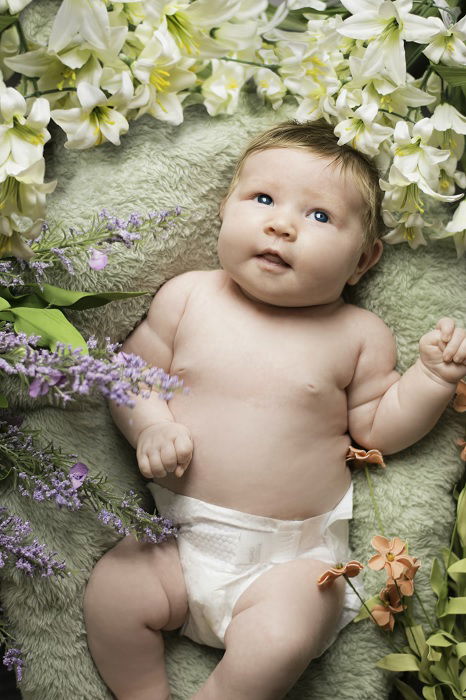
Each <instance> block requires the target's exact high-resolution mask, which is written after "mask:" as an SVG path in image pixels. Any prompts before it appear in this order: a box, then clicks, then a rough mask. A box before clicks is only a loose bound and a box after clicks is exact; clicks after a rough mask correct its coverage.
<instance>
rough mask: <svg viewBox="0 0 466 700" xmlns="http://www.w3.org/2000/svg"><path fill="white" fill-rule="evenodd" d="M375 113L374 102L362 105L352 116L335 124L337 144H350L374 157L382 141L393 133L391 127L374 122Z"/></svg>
mask: <svg viewBox="0 0 466 700" xmlns="http://www.w3.org/2000/svg"><path fill="white" fill-rule="evenodd" d="M377 111H378V110H377V104H376V103H375V102H372V103H368V104H363V105H361V106H360V107H358V108H357V109H356V110H355V111H354V113H353V116H351V117H350V118H348V119H344V120H343V121H341V122H340V123H339V124H337V126H336V127H335V134H336V135H337V136H339V139H338V144H339V145H342V144H345V143H351V145H352V146H353V148H356V149H357V150H358V151H362V152H363V153H367V155H369V156H375V155H376V154H377V153H378V151H379V147H380V144H381V143H382V141H385V139H387V138H388V137H389V136H391V134H392V133H393V129H392V128H391V127H389V126H383V125H382V124H378V123H377V122H376V121H374V120H375V118H376V116H377Z"/></svg>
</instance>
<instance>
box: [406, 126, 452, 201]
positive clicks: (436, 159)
mask: <svg viewBox="0 0 466 700" xmlns="http://www.w3.org/2000/svg"><path fill="white" fill-rule="evenodd" d="M433 128H434V126H433V123H432V121H431V120H430V119H428V118H425V119H421V121H419V122H417V123H416V124H414V126H413V129H412V135H411V134H410V132H409V128H408V124H407V122H404V121H399V122H397V123H396V126H395V131H394V133H393V142H394V143H393V165H394V166H395V168H397V170H399V171H400V172H402V173H403V175H404V176H405V177H406V178H407V179H408V180H410V181H411V182H417V183H418V184H419V186H421V181H424V182H425V183H427V184H428V185H429V186H430V187H436V185H437V182H438V178H439V174H440V167H439V163H442V162H444V161H445V160H447V158H448V157H449V155H450V153H449V151H447V150H442V149H439V148H435V147H434V146H431V145H429V141H430V138H431V136H432V132H433ZM421 189H423V188H422V187H421ZM424 191H425V190H424Z"/></svg>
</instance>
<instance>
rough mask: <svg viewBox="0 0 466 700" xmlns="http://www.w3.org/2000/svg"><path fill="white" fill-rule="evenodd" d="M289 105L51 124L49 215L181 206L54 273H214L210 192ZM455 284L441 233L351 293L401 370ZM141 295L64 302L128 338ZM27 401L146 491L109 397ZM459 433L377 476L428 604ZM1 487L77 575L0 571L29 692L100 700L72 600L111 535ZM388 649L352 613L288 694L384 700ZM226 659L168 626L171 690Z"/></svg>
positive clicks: (457, 269) (83, 318)
mask: <svg viewBox="0 0 466 700" xmlns="http://www.w3.org/2000/svg"><path fill="white" fill-rule="evenodd" d="M291 114H292V108H290V107H289V106H288V107H284V108H282V109H281V110H280V111H279V112H278V113H274V112H272V111H271V110H269V109H265V108H263V107H262V106H261V104H260V103H259V102H258V100H257V98H253V97H245V98H244V100H243V103H242V105H241V108H240V110H239V112H238V113H237V114H236V115H235V116H233V117H219V118H215V119H211V118H209V117H208V116H207V114H206V112H205V110H204V109H203V108H202V107H197V106H194V107H190V108H189V109H187V111H186V120H185V122H184V123H183V124H182V125H181V126H179V127H176V128H175V127H170V126H168V125H164V124H161V123H160V122H155V121H154V120H152V119H151V118H150V117H143V118H142V119H140V120H139V122H137V123H134V124H132V127H131V130H130V132H129V133H128V134H127V135H126V136H125V137H124V139H123V142H122V145H121V147H119V148H116V147H114V146H112V145H111V144H104V145H103V146H100V147H99V148H97V149H94V150H92V151H87V152H73V151H67V150H65V149H64V148H63V139H60V135H57V138H56V139H55V140H54V142H53V146H51V147H49V148H50V150H49V154H48V178H49V179H52V178H55V177H56V178H57V179H58V183H59V184H58V187H57V189H56V191H55V193H54V194H53V195H52V196H51V197H50V205H49V219H50V221H52V222H56V221H63V222H64V223H65V224H67V225H78V226H79V225H86V223H88V222H89V220H90V217H91V215H92V214H94V213H97V212H99V211H100V210H101V209H102V208H103V207H106V208H107V209H108V210H109V211H110V212H111V213H113V214H120V215H128V214H130V213H131V212H133V211H142V212H147V211H150V210H153V209H160V208H165V207H167V208H169V207H172V206H174V205H177V204H179V205H182V206H183V207H185V208H186V211H187V215H186V216H185V217H184V219H185V220H184V222H182V223H179V224H178V225H177V226H176V228H174V229H173V231H172V232H171V233H170V234H169V235H168V237H166V238H165V239H164V238H162V237H159V238H156V239H154V240H152V239H151V240H148V241H146V242H145V243H144V244H143V245H141V246H140V247H139V248H138V249H137V250H135V249H126V248H124V249H123V250H120V251H119V252H118V253H114V255H113V256H112V257H111V258H110V263H109V265H108V267H107V268H106V269H105V270H103V271H102V272H94V271H92V270H90V269H89V268H87V266H86V265H85V264H83V265H82V267H81V268H79V270H78V274H77V275H76V276H75V277H67V276H66V275H65V274H63V277H62V278H61V279H59V280H54V281H55V283H57V284H60V283H61V284H63V285H67V286H70V287H73V288H78V289H84V290H92V289H99V290H104V289H106V290H108V289H119V290H120V289H121V290H141V289H144V290H147V291H148V292H150V293H151V294H153V293H154V292H155V291H156V290H157V289H158V287H159V286H160V285H161V284H162V283H163V282H164V281H165V280H167V279H169V278H171V277H173V276H174V275H177V274H180V273H181V272H184V271H186V270H191V269H211V268H215V267H216V266H217V258H216V252H215V251H216V236H217V232H218V224H219V222H218V218H217V212H218V203H219V201H220V198H221V196H222V194H223V192H224V189H225V187H226V185H227V183H228V180H229V177H230V174H231V170H232V164H233V163H234V160H235V158H236V156H237V155H238V153H239V151H240V150H241V148H242V146H243V145H244V144H245V142H246V141H247V140H248V139H249V137H250V136H251V135H252V134H255V133H256V132H258V131H260V130H262V129H263V128H265V127H267V126H268V125H269V124H270V123H271V122H272V121H281V120H283V119H285V118H287V117H288V116H290V115H291ZM122 248H123V246H122ZM465 286H466V271H465V268H464V263H461V262H460V263H458V262H457V260H456V254H455V251H454V247H453V246H452V245H451V244H448V243H438V244H433V245H432V246H430V247H429V248H427V249H422V248H421V249H419V250H418V251H415V252H413V251H411V250H410V249H409V248H408V247H407V246H399V247H396V248H394V247H389V246H387V247H386V251H385V253H384V257H383V259H382V261H381V262H380V264H379V265H378V266H377V268H376V269H375V270H374V271H373V272H372V273H371V274H369V275H368V276H367V278H365V279H364V280H363V281H362V283H361V284H360V285H359V287H358V288H357V289H356V290H355V292H354V294H355V301H356V303H358V304H360V305H362V306H365V307H367V308H369V309H371V310H373V311H374V312H375V313H377V314H379V315H380V316H381V317H382V318H383V319H384V320H385V321H386V323H387V324H388V325H389V326H390V327H391V328H392V329H393V331H394V333H395V335H396V337H397V340H398V349H399V368H400V369H401V370H404V369H406V368H407V367H408V366H409V365H410V363H412V362H413V361H414V359H415V357H416V353H417V343H418V339H419V338H420V336H421V335H422V334H423V333H424V332H426V331H427V330H429V329H430V328H431V327H432V325H433V324H435V322H436V321H437V319H438V318H440V317H441V316H444V315H452V316H453V317H455V318H456V319H457V320H458V321H460V322H462V323H465V322H466V317H465V313H464V305H463V303H462V300H461V297H460V294H459V293H458V290H460V289H464V288H465ZM151 294H149V295H147V296H144V297H138V298H135V299H132V300H130V301H124V302H113V303H111V304H109V305H108V306H106V307H103V308H101V309H97V310H93V311H92V312H90V311H88V312H74V313H70V318H71V320H72V321H73V322H74V323H75V324H76V325H77V326H78V327H79V329H80V330H81V332H83V333H84V334H85V335H86V334H87V335H90V334H92V333H94V334H96V335H97V336H98V337H99V338H104V337H106V336H110V337H111V338H112V339H114V340H123V339H124V338H125V337H126V336H127V334H128V333H129V332H130V331H131V330H132V328H133V327H134V326H135V325H136V324H137V322H138V321H139V320H140V319H141V317H142V316H143V314H144V313H145V311H146V310H147V307H148V305H149V303H150V299H151ZM342 352H344V348H342ZM24 411H25V413H26V416H27V419H26V424H27V426H28V427H30V428H34V429H38V430H39V431H40V433H41V435H42V437H43V440H44V441H47V440H50V439H51V440H53V442H54V443H55V444H56V445H60V446H61V447H62V448H63V449H64V450H66V451H67V452H73V453H75V454H76V455H78V459H79V460H80V461H83V462H86V463H87V464H88V465H89V467H90V468H91V470H94V471H99V472H102V473H104V474H107V475H109V477H110V480H111V482H112V484H113V485H114V486H115V488H117V489H118V490H119V491H121V492H122V493H123V492H124V491H125V490H127V489H128V488H136V489H138V490H140V491H142V492H143V491H144V490H145V489H144V485H143V480H142V479H141V478H140V477H139V476H138V470H137V467H136V463H135V458H134V454H133V450H132V449H131V448H130V447H129V446H128V445H127V444H126V442H125V440H124V439H123V438H122V437H121V436H120V435H119V433H118V432H117V430H116V429H115V427H114V426H113V425H112V421H111V419H110V416H109V413H108V410H107V407H106V405H105V403H104V401H103V400H98V399H94V400H90V399H86V400H83V401H81V402H78V403H75V404H73V405H70V406H68V407H67V408H66V409H60V408H57V407H54V406H52V405H46V404H44V403H43V404H41V405H40V407H37V406H34V405H33V404H32V402H31V404H30V405H29V406H28V407H24ZM461 435H462V428H461V421H460V416H459V415H458V414H455V413H454V412H453V410H452V409H451V408H450V409H448V410H447V411H446V413H445V414H444V416H443V418H442V419H441V420H440V422H439V423H438V425H437V427H436V428H435V430H433V431H432V433H431V434H430V435H428V436H427V437H426V438H425V439H424V440H422V441H421V442H419V443H418V444H417V445H415V446H414V447H412V448H410V449H408V450H405V451H403V452H402V453H400V454H397V455H395V456H391V457H389V458H388V459H387V463H388V468H387V469H386V471H381V470H380V471H378V472H374V473H373V474H374V476H373V479H374V484H375V491H376V496H377V498H378V501H379V503H380V505H381V511H382V518H383V520H384V522H385V524H386V532H387V534H391V535H394V534H397V535H399V536H400V537H401V538H408V539H409V545H410V552H411V553H412V554H415V555H416V556H418V557H420V558H421V559H422V562H423V567H422V569H421V571H420V573H419V575H418V576H419V579H418V580H419V584H418V585H419V590H421V593H422V595H423V596H424V598H425V600H426V604H427V606H428V607H429V605H430V606H431V607H432V606H433V600H432V598H431V597H430V594H429V586H428V577H429V569H430V563H431V559H432V557H433V556H434V555H435V554H437V553H438V552H439V550H440V548H441V547H443V546H445V545H446V544H447V543H448V540H449V534H450V531H451V527H452V522H453V517H454V515H453V501H452V497H451V492H452V488H453V485H454V483H455V482H456V480H457V479H458V478H459V476H460V472H461V462H460V460H459V458H458V451H457V448H456V446H455V444H454V440H455V438H457V437H458V436H461ZM354 482H355V506H354V521H353V523H352V528H351V542H352V547H353V549H354V553H355V557H356V558H357V559H360V560H361V561H363V562H364V561H367V557H368V556H370V554H371V547H370V540H371V537H372V536H373V535H374V534H375V533H376V531H377V526H376V522H375V518H374V513H373V509H372V506H371V501H370V499H369V493H368V488H367V485H366V483H365V481H364V477H363V474H361V473H356V474H355V475H354ZM1 498H2V503H4V504H5V505H6V506H7V507H8V508H9V509H10V510H11V511H12V512H14V513H17V514H18V515H20V516H21V517H23V518H25V519H28V520H30V522H31V524H32V526H33V530H34V532H35V534H36V536H37V537H38V538H39V540H40V541H44V542H45V543H47V545H48V546H49V547H50V548H51V549H52V550H55V551H56V552H58V554H59V556H60V557H62V558H63V559H65V560H66V562H67V565H68V567H69V568H70V569H71V570H72V575H71V576H69V577H68V578H66V579H63V580H58V581H57V580H48V579H38V580H36V579H34V580H31V579H28V578H27V577H25V576H22V575H21V574H20V573H19V572H14V571H13V572H11V571H8V572H3V574H2V581H1V590H0V594H1V598H2V601H3V604H4V606H5V609H6V611H7V613H8V615H9V617H10V619H11V621H12V624H13V633H14V635H15V636H16V639H17V641H18V643H19V644H20V645H21V647H22V649H23V651H24V655H25V658H26V664H27V666H26V670H25V675H24V680H23V682H22V684H21V691H22V694H23V698H25V700H69V699H71V698H72V699H73V700H80V699H82V700H104V698H109V697H110V694H109V693H108V691H107V690H106V688H105V687H104V685H103V683H102V682H101V680H100V678H99V676H98V674H97V672H96V669H95V667H94V665H93V663H92V660H91V658H90V656H89V653H88V650H87V646H86V634H85V629H84V625H83V617H82V597H83V590H84V587H85V584H86V581H87V579H88V576H89V573H90V571H91V569H92V567H93V566H94V564H95V562H96V561H97V560H98V559H99V557H101V556H102V554H103V553H104V552H105V551H106V550H107V549H108V548H109V547H111V546H112V545H113V544H114V543H115V541H116V536H115V535H113V534H112V532H111V531H109V530H108V529H107V528H105V527H104V526H102V525H100V524H99V523H98V522H97V520H96V517H95V515H94V514H93V513H92V512H90V511H88V510H83V511H82V512H77V513H68V512H66V511H63V510H59V509H58V508H56V507H54V506H51V505H46V504H36V503H31V502H29V501H28V500H27V499H24V498H21V497H20V496H18V495H16V494H14V493H7V494H5V493H4V492H3V493H2V496H1ZM147 505H148V506H150V505H151V504H150V501H149V500H147ZM364 579H365V584H366V589H367V591H368V593H370V594H371V595H373V594H375V593H376V592H377V591H378V590H379V588H380V587H381V586H382V582H381V580H380V578H379V576H378V575H377V574H375V573H374V572H370V571H367V570H366V571H365V574H364ZM387 650H388V648H387V646H386V645H385V643H384V641H383V635H381V634H380V632H379V631H378V630H377V629H375V627H374V626H373V625H372V624H371V623H370V622H369V621H364V622H361V623H359V624H351V625H349V627H348V628H346V629H345V630H344V631H343V632H342V634H341V635H340V637H339V639H338V640H337V642H336V643H335V644H334V645H333V647H332V648H331V649H330V650H329V651H328V652H327V653H326V654H325V655H324V656H323V657H322V658H321V659H319V660H318V661H315V662H313V663H312V664H311V665H310V666H309V668H308V669H307V671H306V672H305V674H304V675H303V676H302V678H301V680H300V681H299V682H298V684H297V685H296V687H295V688H294V689H293V691H292V692H291V693H290V694H289V696H288V697H289V698H291V699H293V700H298V699H303V698H304V699H305V698H312V699H313V700H334V699H335V698H340V699H341V700H345V699H347V700H350V699H351V700H357V699H360V700H366V699H367V698H375V699H376V700H384V699H385V698H387V697H388V694H389V690H390V687H391V681H392V677H391V675H390V674H388V673H386V672H383V671H381V670H379V669H376V668H375V666H374V664H375V662H376V661H377V659H379V658H380V657H381V656H383V655H384V654H385V653H387ZM220 655H221V652H220V651H218V650H214V649H209V648H207V647H201V646H198V645H196V644H194V643H192V642H190V641H189V640H187V639H184V638H179V637H178V636H177V634H176V633H171V634H170V635H167V656H168V665H169V674H170V677H171V682H172V687H173V697H174V698H176V699H178V700H185V699H186V698H189V697H191V695H192V694H193V693H194V692H195V691H196V689H197V688H198V687H199V686H200V685H201V684H202V683H203V681H204V679H205V678H206V677H207V675H208V674H209V672H210V671H211V669H212V668H213V667H214V665H215V664H216V663H217V661H218V659H219V658H220Z"/></svg>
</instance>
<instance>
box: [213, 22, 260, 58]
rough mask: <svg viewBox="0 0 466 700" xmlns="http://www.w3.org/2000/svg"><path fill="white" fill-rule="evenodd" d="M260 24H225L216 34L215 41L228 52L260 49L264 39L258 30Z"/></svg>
mask: <svg viewBox="0 0 466 700" xmlns="http://www.w3.org/2000/svg"><path fill="white" fill-rule="evenodd" d="M258 26H259V25H258V22H257V21H254V20H249V21H247V22H241V23H237V22H225V23H224V24H222V25H221V26H220V27H219V28H218V29H216V30H215V32H214V37H215V40H216V41H218V42H219V43H220V44H221V45H222V47H224V48H225V50H226V51H241V50H242V49H248V48H252V49H260V47H261V45H262V38H261V36H260V31H259V28H258Z"/></svg>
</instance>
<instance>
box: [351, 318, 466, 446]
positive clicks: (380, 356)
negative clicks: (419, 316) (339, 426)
mask: <svg viewBox="0 0 466 700" xmlns="http://www.w3.org/2000/svg"><path fill="white" fill-rule="evenodd" d="M369 318H370V323H369V324H368V326H367V328H365V331H366V332H365V338H364V345H363V347H362V349H361V353H360V356H359V360H358V364H357V367H356V371H355V374H354V377H353V380H352V382H351V384H350V386H349V387H348V430H349V432H350V434H351V436H352V437H353V438H354V440H355V441H356V442H357V443H359V444H360V445H361V446H363V447H366V448H377V449H379V450H381V451H382V452H383V453H384V454H390V453H392V452H398V451H399V450H402V449H404V448H405V447H408V446H409V445H412V444H413V443H415V442H417V441H418V440H420V439H421V438H422V437H423V436H424V435H426V433H428V432H429V430H431V429H432V428H433V427H434V425H435V424H436V422H437V421H438V419H439V418H440V416H441V414H442V412H443V411H444V409H445V408H446V406H447V404H448V402H449V400H450V398H451V397H452V395H453V393H454V391H455V387H456V384H457V382H458V381H459V380H460V379H461V378H462V377H463V376H464V375H465V374H466V332H465V330H464V329H462V328H455V324H454V322H453V321H452V320H451V319H441V320H440V321H439V322H438V324H437V326H436V328H435V329H434V330H433V331H431V332H429V333H427V334H426V335H424V336H423V337H422V338H421V340H420V343H419V351H420V356H419V358H418V360H417V361H416V362H415V363H414V364H413V365H412V366H411V367H410V368H409V369H408V370H407V371H406V372H405V373H404V374H403V376H401V377H400V375H399V374H398V372H396V371H395V369H394V367H395V362H396V350H395V342H394V340H393V336H392V334H391V332H390V331H389V329H388V328H387V327H386V326H385V324H384V323H383V322H382V321H381V320H380V319H378V318H377V317H374V316H373V315H372V314H371V315H370V317H368V319H369Z"/></svg>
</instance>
